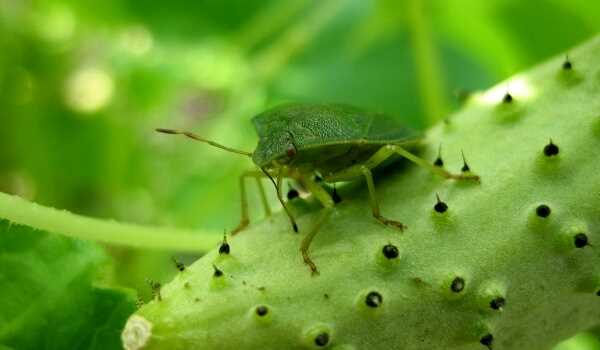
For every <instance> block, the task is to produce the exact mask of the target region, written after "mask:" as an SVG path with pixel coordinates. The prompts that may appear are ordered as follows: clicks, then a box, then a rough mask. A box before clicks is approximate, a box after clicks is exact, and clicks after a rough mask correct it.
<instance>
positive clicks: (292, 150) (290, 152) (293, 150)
mask: <svg viewBox="0 0 600 350" xmlns="http://www.w3.org/2000/svg"><path fill="white" fill-rule="evenodd" d="M285 153H286V154H287V156H288V157H290V158H294V157H295V156H296V153H297V151H296V147H294V145H289V146H288V148H287V150H286V151H285Z"/></svg>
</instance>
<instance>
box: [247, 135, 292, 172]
mask: <svg viewBox="0 0 600 350" xmlns="http://www.w3.org/2000/svg"><path fill="white" fill-rule="evenodd" d="M297 155H298V148H297V147H296V144H295V142H294V135H293V134H292V133H291V132H289V131H282V132H279V133H274V134H272V135H269V137H261V138H260V140H259V141H258V146H256V150H255V151H254V153H253V155H252V160H253V161H254V163H256V165H258V166H259V167H261V168H275V167H277V166H278V165H289V164H292V163H293V162H294V160H295V159H296V156H297Z"/></svg>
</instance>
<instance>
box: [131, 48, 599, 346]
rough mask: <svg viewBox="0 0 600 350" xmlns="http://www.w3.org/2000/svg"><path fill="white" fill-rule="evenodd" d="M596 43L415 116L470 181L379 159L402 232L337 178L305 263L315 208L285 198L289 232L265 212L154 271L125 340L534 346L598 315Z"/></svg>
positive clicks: (449, 163)
mask: <svg viewBox="0 0 600 350" xmlns="http://www.w3.org/2000/svg"><path fill="white" fill-rule="evenodd" d="M599 55H600V37H597V38H595V39H593V40H592V41H590V42H589V43H587V44H585V45H583V46H581V47H580V48H578V49H574V50H572V51H571V55H570V61H569V63H570V66H567V67H566V68H565V66H564V63H565V59H564V57H558V58H555V59H553V60H551V61H549V62H548V63H546V64H543V65H541V66H539V67H537V68H535V69H533V70H531V71H529V72H527V73H523V74H519V75H517V76H515V77H513V78H511V79H509V80H508V81H506V82H504V83H501V84H499V85H498V86H496V87H494V88H492V89H491V90H488V91H486V92H483V93H480V94H477V95H475V96H473V97H472V98H471V99H470V100H469V102H468V104H467V106H466V107H465V108H464V109H462V110H461V111H459V112H458V113H456V114H455V115H453V116H452V117H451V118H450V119H449V121H448V122H447V123H441V124H439V125H437V126H436V127H434V128H432V129H431V130H429V131H428V133H427V147H426V150H424V152H423V156H424V158H425V159H429V160H431V161H433V160H434V159H435V158H436V156H437V152H438V145H440V144H441V145H442V158H443V160H444V166H445V167H446V168H447V169H449V170H452V171H459V170H458V169H461V167H464V164H463V160H462V159H461V157H460V154H461V151H464V153H465V154H466V156H467V160H468V165H469V167H470V168H471V170H472V171H474V172H475V173H477V174H478V175H480V177H481V182H480V183H474V182H469V183H465V182H452V181H447V180H444V179H442V178H440V177H439V176H436V175H434V174H432V173H431V172H430V171H429V170H428V169H423V168H418V167H414V166H406V167H405V168H404V169H402V170H399V169H395V170H394V171H389V172H388V173H386V174H385V176H382V177H381V178H380V180H379V181H378V182H377V184H378V187H377V191H378V193H379V194H380V198H381V206H382V211H383V213H384V214H387V215H389V216H391V215H393V217H394V218H398V219H401V220H402V221H403V222H404V223H406V225H407V226H408V229H406V230H405V231H404V232H403V234H399V233H398V232H397V231H395V230H393V229H390V228H388V227H385V226H382V225H381V224H379V223H378V222H377V221H375V220H374V219H373V218H372V217H371V213H370V208H369V204H368V199H367V194H366V191H365V189H364V186H358V185H352V186H347V187H344V188H339V189H338V191H339V192H340V195H341V198H342V202H341V203H339V204H338V205H337V206H336V212H335V214H334V215H332V216H331V218H330V220H329V221H328V222H327V223H326V224H324V225H323V227H322V228H321V230H320V232H319V234H318V236H317V238H316V239H315V241H314V242H313V245H312V246H311V255H312V258H313V260H314V262H315V263H316V264H317V265H318V267H319V270H320V275H319V276H317V277H315V276H312V275H311V274H310V272H309V269H308V268H307V266H306V265H304V264H303V263H302V258H301V255H300V252H299V251H298V247H299V245H300V241H301V240H302V238H303V236H304V235H305V234H307V227H310V225H311V223H313V222H315V220H316V219H317V217H318V215H319V210H318V209H316V210H315V209H312V210H311V209H304V210H301V211H302V212H301V213H298V214H299V215H298V225H299V227H300V234H294V233H293V232H291V230H290V228H289V224H288V222H287V220H286V218H285V216H284V215H283V214H278V215H275V216H274V217H273V218H269V219H267V220H264V221H263V222H261V223H258V224H256V225H255V226H253V227H252V228H250V229H248V230H247V231H245V232H243V233H240V234H239V236H236V237H234V238H233V239H229V240H228V243H229V246H230V252H229V254H221V253H219V252H218V251H217V250H213V251H211V252H210V253H208V254H207V255H205V256H204V257H203V258H201V259H199V260H198V261H197V262H196V263H194V264H193V265H192V266H189V267H188V268H187V269H186V270H184V271H182V272H180V273H179V274H178V275H177V276H176V277H175V278H174V279H173V281H171V282H170V283H169V284H167V285H165V286H164V287H163V288H162V290H161V297H160V298H156V299H154V300H153V301H151V302H150V303H148V304H147V305H144V306H143V307H142V308H141V309H140V310H139V311H138V312H137V313H136V314H135V315H134V316H132V318H131V319H130V321H129V322H128V325H127V327H126V328H125V330H124V332H123V339H124V343H125V345H126V347H127V348H128V349H136V350H137V349H162V348H169V349H189V348H200V347H201V348H203V349H257V348H266V349H281V348H285V349H321V348H327V349H389V348H391V347H397V348H400V349H405V348H418V349H421V348H426V349H457V350H458V349H460V350H463V349H465V350H466V349H485V348H486V347H487V348H500V349H507V350H512V349H514V350H517V349H532V350H538V349H539V350H542V349H549V348H551V347H552V346H553V345H555V344H556V343H558V342H559V341H560V340H562V339H565V338H567V337H569V336H571V335H572V334H574V333H576V332H578V331H584V330H586V329H589V328H591V327H593V326H597V325H598V322H600V319H599V318H598V315H599V314H600V300H599V299H598V298H599V296H598V295H597V293H598V291H600V270H599V268H598V267H599V266H600V255H599V254H598V252H597V248H596V243H595V242H597V241H600V231H598V227H600V221H599V220H600V219H599V218H600V216H599V215H598V206H597V203H598V200H599V199H600V198H599V193H600V177H599V176H600V173H599V172H598V171H597V170H598V165H597V164H595V162H594V160H595V159H596V158H597V157H596V149H597V145H598V143H599V142H600V138H599V137H598V135H597V134H596V133H595V127H596V125H597V123H598V122H599V121H598V112H597V111H598V109H599V108H600V100H598V99H597V95H598V93H599V92H600V80H599V79H598V77H600V68H599V67H598V65H597V64H596V58H597V57H598V56H599ZM506 86H509V87H511V88H510V90H509V92H510V95H509V96H507V95H506ZM436 196H439V198H438V199H437V200H436ZM308 200H309V201H310V200H312V198H309V199H308ZM303 201H305V199H302V198H297V199H294V200H293V201H292V202H291V203H290V204H292V205H291V206H292V207H294V208H296V209H299V208H298V207H297V206H296V205H297V204H300V203H301V202H303ZM440 201H441V202H443V203H445V204H446V206H445V207H443V206H442V207H441V206H440V205H439V203H440ZM303 228H304V229H303ZM390 244H391V245H393V246H395V247H396V248H397V249H398V254H394V253H389V252H385V251H384V247H386V246H387V245H390ZM540 320H543V321H540ZM583 338H585V337H583ZM573 343H577V341H573V342H571V344H573ZM579 344H587V345H586V346H589V348H591V349H593V347H594V346H595V345H593V344H594V342H590V341H589V338H588V340H586V341H580V342H579ZM565 346H572V345H569V343H565V344H562V345H561V347H562V348H564V347H565Z"/></svg>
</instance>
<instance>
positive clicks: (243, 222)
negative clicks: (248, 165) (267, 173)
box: [231, 171, 271, 235]
mask: <svg viewBox="0 0 600 350" xmlns="http://www.w3.org/2000/svg"><path fill="white" fill-rule="evenodd" d="M248 177H254V178H255V179H256V181H257V185H258V189H259V192H260V196H261V201H262V203H263V207H264V209H265V214H266V215H267V216H269V215H271V208H270V207H269V203H268V202H267V196H266V194H265V189H264V187H263V185H262V182H260V179H261V178H262V177H264V175H263V174H262V173H261V172H258V171H246V172H244V173H243V174H242V175H240V194H241V197H240V199H241V207H242V217H241V219H240V223H239V224H238V225H237V227H236V228H234V229H233V231H231V235H235V234H237V233H239V232H240V231H242V230H244V229H245V228H246V227H248V224H250V217H249V215H248V196H247V193H246V181H245V180H246V178H248Z"/></svg>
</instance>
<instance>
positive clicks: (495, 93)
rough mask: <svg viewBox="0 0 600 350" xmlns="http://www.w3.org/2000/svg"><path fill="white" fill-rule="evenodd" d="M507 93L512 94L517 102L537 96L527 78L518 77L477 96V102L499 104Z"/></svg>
mask: <svg viewBox="0 0 600 350" xmlns="http://www.w3.org/2000/svg"><path fill="white" fill-rule="evenodd" d="M506 93H510V95H511V96H512V97H513V98H514V99H515V100H517V101H522V100H528V99H530V98H532V97H533V96H534V94H535V89H534V88H533V87H532V86H531V84H530V83H529V81H528V80H527V79H526V78H524V77H519V76H517V77H514V78H513V79H511V80H509V81H507V82H505V83H501V84H498V85H496V86H494V87H493V88H491V89H489V90H487V91H486V92H484V93H482V94H481V95H479V96H477V100H478V101H481V102H482V103H485V104H498V103H501V102H502V99H503V98H504V95H506Z"/></svg>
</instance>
